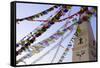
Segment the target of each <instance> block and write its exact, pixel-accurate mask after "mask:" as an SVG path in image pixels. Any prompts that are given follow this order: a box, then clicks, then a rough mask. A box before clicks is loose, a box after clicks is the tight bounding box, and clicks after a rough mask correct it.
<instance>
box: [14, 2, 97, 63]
mask: <svg viewBox="0 0 100 68" xmlns="http://www.w3.org/2000/svg"><path fill="white" fill-rule="evenodd" d="M52 6H54V5H42V4H24V3H17V6H16V13H17V14H16V18H24V17H28V16H31V15H34V14H37V13H39V12H41V11H44V10H46V9H48V8H50V7H52ZM58 9H59V8H57V9H54V10H53V11H51V12H49V13H48V14H47V15H44V16H42V17H39V18H36V19H35V20H46V19H48V18H49V16H51V15H54V14H55V13H56V11H57V10H58ZM79 10H80V7H79V6H77V7H76V6H74V7H72V9H71V10H70V11H69V12H68V14H67V15H66V16H65V17H67V16H68V15H69V16H70V15H73V14H74V13H76V12H78V11H79ZM65 17H64V16H63V17H61V19H63V18H65ZM90 21H91V26H92V29H93V33H94V36H95V38H96V18H95V17H94V16H92V17H91V20H90ZM19 23H20V24H17V25H16V26H17V27H16V38H17V41H16V42H18V41H20V40H21V39H22V38H23V37H24V36H26V35H27V34H29V33H30V32H31V31H33V30H34V29H35V28H37V27H38V26H39V25H40V24H42V23H43V22H33V21H32V22H31V21H27V20H24V21H22V22H19ZM62 25H63V24H62V23H56V24H54V25H53V26H51V27H50V29H48V30H47V31H46V32H44V33H43V34H42V35H41V36H40V37H38V38H37V39H36V41H35V42H34V43H38V42H40V41H42V40H44V39H46V38H48V37H49V36H51V35H52V34H54V33H55V32H56V31H57V30H58V29H59V28H60V27H61V26H62ZM55 28H56V29H55ZM68 54H70V55H69V58H70V57H71V54H72V52H69V53H68ZM71 59H72V58H70V59H67V60H68V61H71Z"/></svg>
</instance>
